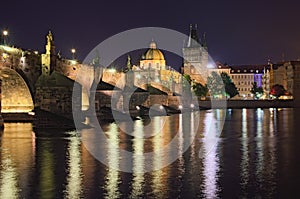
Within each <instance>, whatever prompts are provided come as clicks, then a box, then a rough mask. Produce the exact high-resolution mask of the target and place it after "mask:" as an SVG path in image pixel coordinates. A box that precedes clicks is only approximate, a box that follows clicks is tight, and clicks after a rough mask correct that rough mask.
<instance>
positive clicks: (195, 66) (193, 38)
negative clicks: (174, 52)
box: [182, 25, 208, 85]
mask: <svg viewBox="0 0 300 199" xmlns="http://www.w3.org/2000/svg"><path fill="white" fill-rule="evenodd" d="M183 59H184V60H183V71H182V73H183V74H187V75H190V77H191V79H192V80H195V81H196V82H199V83H201V84H203V85H204V84H205V83H206V80H207V76H208V69H207V63H208V52H207V45H206V38H205V34H204V35H203V38H202V41H200V40H199V38H198V32H197V25H195V27H193V26H192V25H190V34H189V38H188V41H187V43H186V45H185V47H184V48H183Z"/></svg>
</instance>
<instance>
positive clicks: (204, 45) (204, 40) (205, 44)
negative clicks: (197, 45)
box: [202, 32, 207, 50]
mask: <svg viewBox="0 0 300 199" xmlns="http://www.w3.org/2000/svg"><path fill="white" fill-rule="evenodd" d="M202 46H203V48H205V49H206V50H207V42H206V32H204V33H203V36H202Z"/></svg>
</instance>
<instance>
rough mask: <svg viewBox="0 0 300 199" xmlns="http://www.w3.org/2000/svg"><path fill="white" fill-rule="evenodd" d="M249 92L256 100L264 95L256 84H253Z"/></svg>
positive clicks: (262, 90)
mask: <svg viewBox="0 0 300 199" xmlns="http://www.w3.org/2000/svg"><path fill="white" fill-rule="evenodd" d="M250 92H251V93H252V94H253V95H254V98H255V99H258V98H259V96H261V95H263V94H264V89H263V88H262V87H257V83H256V82H254V83H253V84H252V88H251V91H250Z"/></svg>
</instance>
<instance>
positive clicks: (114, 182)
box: [105, 123, 120, 198]
mask: <svg viewBox="0 0 300 199" xmlns="http://www.w3.org/2000/svg"><path fill="white" fill-rule="evenodd" d="M108 136H109V138H108V139H109V141H108V145H107V159H108V168H107V169H108V170H107V175H106V179H105V181H106V184H105V189H106V196H105V198H120V191H119V189H118V185H119V183H120V172H119V171H118V169H117V168H118V166H119V158H120V157H119V142H120V139H119V132H118V126H117V125H116V124H114V123H113V124H111V125H110V129H109V133H108Z"/></svg>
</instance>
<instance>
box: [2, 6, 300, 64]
mask: <svg viewBox="0 0 300 199" xmlns="http://www.w3.org/2000/svg"><path fill="white" fill-rule="evenodd" d="M299 6H300V3H299V1H296V0H294V1H292V0H285V1H278V0H276V1H273V0H264V1H255V0H253V1H232V0H227V1H217V0H209V1H208V0H207V1H199V0H197V1H190V0H187V1H174V0H173V1H170V0H164V1H155V0H151V1H141V0H139V1H136V0H131V1H114V0H110V1H99V0H98V1H90V0H85V1H78V2H75V1H65V0H60V1H57V0H53V1H40V0H36V1H3V2H1V12H0V19H1V21H0V28H1V29H5V28H8V30H9V32H10V42H11V43H12V44H14V45H15V46H17V47H21V48H23V49H34V50H39V51H40V52H44V45H45V35H46V34H47V32H48V30H49V29H51V30H52V32H53V34H54V40H55V45H56V49H57V51H59V50H60V51H61V54H62V56H63V57H69V58H70V57H71V53H70V49H71V48H72V47H74V48H76V49H77V57H78V58H79V59H83V58H84V57H85V56H86V55H87V53H88V52H89V51H90V50H92V49H93V48H94V47H95V46H96V45H97V44H99V43H100V42H101V41H103V40H105V39H107V38H108V37H110V36H112V35H114V34H117V33H119V32H121V31H125V30H128V29H132V28H138V27H147V26H155V27H164V28H170V29H174V30H177V31H180V32H182V33H185V34H188V31H189V24H191V23H192V24H198V30H199V33H201V34H202V33H203V32H206V34H207V43H208V47H209V53H210V55H211V56H212V57H213V59H214V60H216V61H220V62H222V63H225V62H226V63H228V64H231V65H238V64H263V63H266V62H267V60H268V59H269V58H270V59H271V60H272V61H273V62H277V61H281V60H282V59H285V60H297V59H298V58H300V11H299ZM145 42H146V43H148V42H149V41H145ZM179 42H182V41H179ZM158 47H159V44H158ZM166 59H167V62H168V63H169V64H170V65H172V66H173V65H175V67H178V66H179V65H180V64H181V63H178V62H176V63H174V60H168V57H166ZM169 59H171V58H169ZM172 61H173V62H172ZM176 65H177V66H176Z"/></svg>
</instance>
